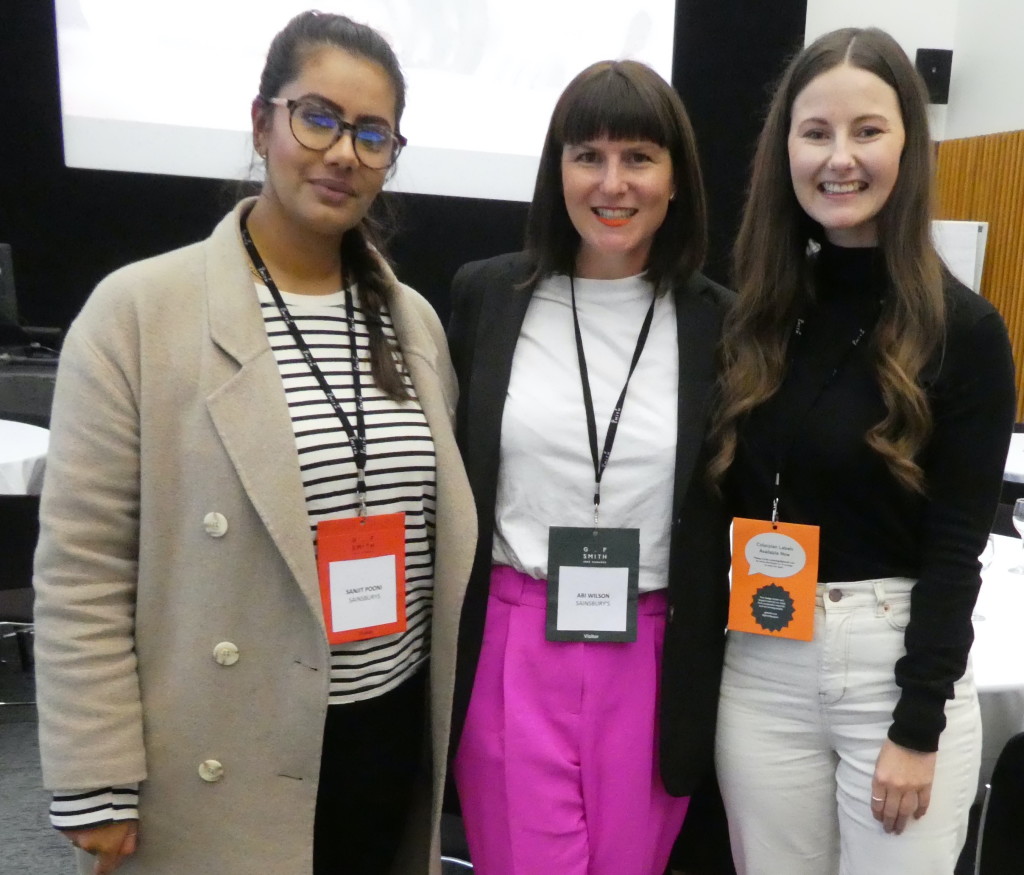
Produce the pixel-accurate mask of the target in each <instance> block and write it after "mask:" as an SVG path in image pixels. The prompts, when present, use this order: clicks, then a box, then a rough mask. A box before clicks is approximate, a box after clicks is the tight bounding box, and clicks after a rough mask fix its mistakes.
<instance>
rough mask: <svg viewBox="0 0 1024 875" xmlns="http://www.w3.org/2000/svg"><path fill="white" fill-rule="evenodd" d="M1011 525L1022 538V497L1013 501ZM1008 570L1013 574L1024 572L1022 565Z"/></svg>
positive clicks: (1023, 520)
mask: <svg viewBox="0 0 1024 875" xmlns="http://www.w3.org/2000/svg"><path fill="white" fill-rule="evenodd" d="M1013 527H1014V528H1015V529H1016V530H1017V534H1018V535H1020V536H1021V538H1024V498H1018V499H1017V500H1016V501H1015V502H1014V503H1013ZM1010 571H1012V572H1013V573H1014V574H1024V565H1015V566H1014V567H1013V568H1011V569H1010Z"/></svg>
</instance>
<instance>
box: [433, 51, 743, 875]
mask: <svg viewBox="0 0 1024 875" xmlns="http://www.w3.org/2000/svg"><path fill="white" fill-rule="evenodd" d="M705 249H706V228H705V207H704V193H703V187H702V183H701V178H700V170H699V166H698V159H697V152H696V146H695V143H694V138H693V133H692V130H691V127H690V124H689V121H688V119H687V117H686V113H685V110H684V108H683V106H682V104H681V102H680V100H679V97H678V96H677V95H676V93H675V92H674V91H673V90H672V88H671V86H669V85H668V84H667V83H666V82H664V80H662V79H661V78H660V77H659V76H658V75H657V74H656V73H654V71H652V70H651V69H649V68H648V67H645V66H644V65H642V64H638V63H635V62H630V61H620V62H611V61H606V62H601V63H598V64H595V65H593V66H591V67H589V68H587V69H586V70H584V71H583V72H582V73H580V74H579V75H578V76H577V77H576V78H575V79H574V80H573V82H572V83H570V85H569V86H568V87H567V88H566V90H565V92H564V93H563V94H562V96H561V97H560V99H559V102H558V104H557V105H556V107H555V111H554V115H553V117H552V120H551V124H550V127H549V130H548V134H547V138H546V141H545V145H544V150H543V154H542V156H541V165H540V171H539V174H538V178H537V184H536V189H535V192H534V199H533V203H532V205H531V209H530V215H529V220H528V226H527V249H526V252H524V253H516V254H511V255H504V256H500V257H498V258H493V259H490V260H488V261H483V262H476V263H473V264H469V265H466V266H464V267H463V268H462V269H461V270H460V271H459V273H458V275H457V276H456V278H455V282H454V286H453V293H452V297H453V314H452V320H451V325H450V331H449V342H450V345H451V350H452V357H453V360H454V362H455V366H456V370H457V373H458V376H459V379H460V384H461V400H460V403H459V409H458V419H457V435H458V439H459V442H460V446H461V448H462V451H463V454H464V457H465V461H466V466H467V470H468V472H469V477H470V482H471V484H472V487H473V491H474V495H475V499H476V504H477V511H478V514H479V518H480V538H479V543H478V547H477V551H476V559H475V564H474V568H473V573H472V576H471V578H470V582H469V587H468V590H467V593H466V599H465V605H464V609H463V613H462V618H461V627H460V644H459V663H458V670H457V675H456V690H455V712H454V716H453V725H452V739H453V742H452V755H453V758H454V765H453V772H454V775H455V779H456V785H457V787H458V790H459V795H460V799H461V803H462V810H463V816H464V820H465V823H466V829H467V836H468V839H469V844H470V852H471V856H472V858H473V861H474V864H475V865H476V866H477V867H478V868H479V869H480V870H481V871H483V872H486V873H487V875H506V873H508V875H511V873H515V875H524V873H544V875H547V873H550V872H552V871H557V872H559V873H560V875H573V873H579V875H587V873H589V875H599V873H609V875H652V873H653V875H661V873H662V872H663V871H664V868H665V864H666V861H667V858H668V853H669V849H670V848H671V846H672V841H673V839H674V838H675V836H676V833H677V831H678V829H679V826H680V824H681V823H682V821H683V818H684V817H685V815H686V808H687V804H688V798H687V797H689V795H690V794H691V792H692V791H693V790H694V789H695V787H696V786H697V785H698V783H699V782H700V781H701V780H702V779H703V778H704V777H705V776H706V775H707V774H708V772H709V770H710V767H711V760H712V749H713V740H714V733H715V713H716V707H717V696H718V683H719V676H720V672H721V664H722V652H723V643H724V639H723V632H724V628H725V622H726V602H727V593H728V586H727V570H728V536H727V532H728V522H727V519H726V517H725V515H724V513H723V510H722V507H721V505H720V503H719V500H718V499H717V498H716V497H715V495H714V493H713V492H712V491H711V490H709V488H708V487H707V485H706V483H705V480H704V477H703V471H704V467H705V458H704V450H703V438H704V432H705V425H706V421H707V415H708V409H709V406H710V400H711V394H712V391H713V387H714V384H715V349H716V345H717V343H718V339H719V335H720V331H721V325H722V319H723V314H724V312H725V310H726V309H727V307H728V305H729V302H730V300H731V297H732V296H731V293H730V292H728V291H727V290H725V289H723V288H721V287H720V286H718V285H716V284H715V283H712V282H711V281H710V280H708V279H706V278H705V277H703V276H702V275H701V274H700V273H698V272H697V268H698V267H699V265H700V263H701V262H702V260H703V257H704V254H705ZM574 336H575V342H574ZM631 362H632V364H633V365H634V366H635V370H633V369H631V367H630V365H631ZM609 431H610V432H611V434H610V435H609V437H608V438H606V434H607V432H609ZM602 448H603V449H602ZM460 737H461V743H460Z"/></svg>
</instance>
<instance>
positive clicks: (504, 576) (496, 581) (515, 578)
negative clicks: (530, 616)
mask: <svg viewBox="0 0 1024 875" xmlns="http://www.w3.org/2000/svg"><path fill="white" fill-rule="evenodd" d="M491 595H492V596H494V597H495V598H498V599H501V601H503V602H506V603H508V604H510V605H530V606H532V607H539V608H543V607H546V606H547V603H548V582H547V581H546V580H537V579H536V578H534V577H530V575H529V574H524V573H523V572H522V571H516V570H515V569H514V568H511V567H510V566H508V565H494V566H492V567H491ZM667 609H668V591H667V590H664V589H656V590H654V591H652V592H643V593H640V598H639V599H638V601H637V613H638V614H652V615H657V614H664V613H665V612H666V610H667Z"/></svg>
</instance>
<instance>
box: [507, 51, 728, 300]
mask: <svg viewBox="0 0 1024 875" xmlns="http://www.w3.org/2000/svg"><path fill="white" fill-rule="evenodd" d="M601 136H607V137H608V138H610V139H612V140H631V139H642V140H650V141H651V142H652V143H657V144H658V145H659V146H662V147H664V148H666V149H668V152H669V155H670V156H671V159H672V178H673V182H674V184H675V190H676V196H675V197H674V198H673V199H672V200H671V201H669V204H668V212H667V213H666V214H665V220H664V222H662V224H661V227H660V228H658V230H657V232H656V233H655V235H654V240H653V241H652V243H651V251H650V254H649V256H648V259H647V265H646V269H645V277H646V278H647V280H648V281H650V282H651V284H652V285H653V286H654V287H655V289H657V290H658V291H659V292H662V291H664V290H665V289H666V288H668V287H669V286H671V285H673V284H675V283H676V282H682V281H685V280H686V279H687V278H689V276H690V274H691V273H693V271H695V270H697V268H699V267H700V266H701V264H702V263H703V261H704V256H705V254H706V252H707V240H708V235H707V208H706V206H705V202H704V184H703V182H702V180H701V173H700V161H699V158H698V156H697V141H696V139H695V137H694V135H693V127H692V126H691V125H690V119H689V116H687V114H686V109H685V108H684V107H683V102H682V100H681V99H680V97H679V95H678V94H677V93H676V91H675V89H673V88H672V86H671V85H669V84H668V83H667V82H666V81H665V80H664V79H662V78H661V76H659V75H658V74H657V73H656V72H655V71H654V70H652V69H651V68H650V67H648V66H647V65H646V64H641V63H640V62H639V61H598V62H597V63H595V64H591V65H590V66H589V67H587V68H586V69H585V70H583V71H582V72H580V73H578V74H577V75H576V77H575V78H574V79H573V80H572V82H570V83H569V84H568V85H567V86H566V87H565V91H563V92H562V94H561V96H560V97H559V98H558V102H557V103H556V104H555V109H554V111H553V112H552V114H551V122H550V124H549V125H548V132H547V135H546V136H545V138H544V149H543V151H542V152H541V156H540V168H539V170H538V171H537V183H536V186H535V188H534V192H533V200H532V201H531V203H530V212H529V215H528V216H527V220H526V249H527V251H528V252H529V253H530V254H531V255H532V256H533V259H534V263H535V265H536V268H535V270H534V273H533V275H532V276H531V277H530V279H529V280H528V281H527V283H526V285H527V286H528V287H530V288H532V287H534V286H535V285H536V284H537V283H538V282H539V281H540V280H541V279H543V278H544V277H546V276H548V275H550V274H552V273H562V274H572V272H573V270H574V268H575V266H576V254H577V251H578V249H579V245H580V235H579V233H578V232H577V230H576V228H575V227H574V226H573V224H572V220H571V219H570V218H569V212H568V210H566V208H565V197H564V195H563V192H562V149H563V147H564V146H566V145H574V144H578V143H583V142H586V141H587V140H590V139H593V138H596V137H601Z"/></svg>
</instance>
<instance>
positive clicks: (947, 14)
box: [805, 0, 1020, 140]
mask: <svg viewBox="0 0 1024 875" xmlns="http://www.w3.org/2000/svg"><path fill="white" fill-rule="evenodd" d="M973 2H974V0H964V4H966V5H970V4H972V3H973ZM1008 2H1011V3H1013V2H1020V0H1008ZM960 5H961V3H960V0H857V2H851V0H807V25H806V31H805V39H806V42H808V43H810V42H813V41H814V40H815V39H817V38H818V37H819V36H821V35H822V34H823V33H828V31H830V30H835V29H836V28H839V27H880V28H882V30H886V31H888V32H889V33H891V34H892V35H893V37H895V39H896V40H897V42H899V44H900V45H901V46H903V50H904V51H905V52H906V53H907V55H908V56H909V57H910V60H911V61H913V60H914V55H915V54H917V50H918V49H953V75H952V78H951V79H950V92H951V95H950V104H951V105H950V106H949V107H945V106H932V107H929V109H928V120H929V122H930V124H931V132H932V139H935V140H944V139H946V136H947V133H946V132H947V128H948V118H949V116H950V115H951V114H952V112H953V110H952V90H953V81H954V79H955V78H956V76H957V72H958V71H957V61H958V58H957V51H956V36H957V12H958V7H959V6H960Z"/></svg>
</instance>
